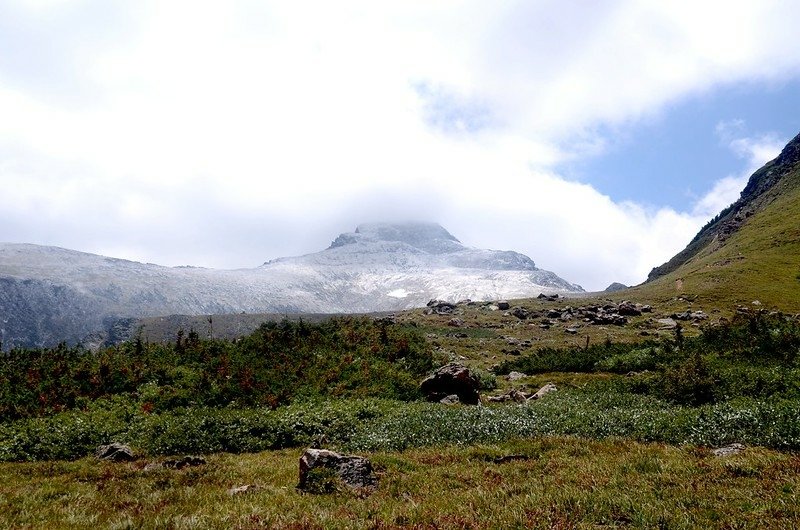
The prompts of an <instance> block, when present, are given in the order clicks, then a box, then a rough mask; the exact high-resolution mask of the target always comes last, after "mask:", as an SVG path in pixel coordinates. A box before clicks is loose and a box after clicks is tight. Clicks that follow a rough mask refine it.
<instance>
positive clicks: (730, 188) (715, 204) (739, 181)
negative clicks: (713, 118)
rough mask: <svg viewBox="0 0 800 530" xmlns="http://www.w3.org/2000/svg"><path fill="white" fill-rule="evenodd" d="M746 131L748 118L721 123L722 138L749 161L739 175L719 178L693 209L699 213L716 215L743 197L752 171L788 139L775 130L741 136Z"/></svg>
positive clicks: (701, 214)
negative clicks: (770, 132)
mask: <svg viewBox="0 0 800 530" xmlns="http://www.w3.org/2000/svg"><path fill="white" fill-rule="evenodd" d="M745 131H746V124H745V122H744V120H741V119H735V120H730V121H724V122H720V123H718V124H717V127H716V132H717V135H718V136H719V138H720V141H721V142H722V143H723V144H724V145H726V146H727V147H728V148H729V149H730V150H731V151H732V152H733V153H734V154H735V155H736V156H737V157H738V158H740V159H742V160H743V161H744V162H745V166H744V168H743V169H742V170H741V171H740V172H739V173H737V174H735V175H728V176H725V177H723V178H721V179H719V180H718V181H717V182H715V183H714V186H713V187H712V188H711V190H709V191H708V192H707V193H706V194H705V195H704V196H703V197H701V198H700V200H698V201H697V202H696V203H695V204H694V207H693V209H692V213H693V215H695V216H698V217H709V218H710V217H713V216H714V215H716V214H717V213H719V212H720V211H722V210H723V209H725V208H727V207H728V206H730V205H731V204H733V203H734V202H736V200H737V199H738V198H739V194H740V193H741V191H742V190H743V189H744V187H745V185H746V184H747V181H748V179H749V178H750V175H752V174H753V173H754V172H755V171H756V170H757V169H758V168H760V167H761V166H763V165H764V164H766V163H767V162H769V161H770V160H772V159H774V158H775V157H777V156H778V155H779V154H780V152H781V149H782V148H783V146H784V145H785V144H786V142H787V139H778V138H777V137H776V136H775V135H773V134H766V135H760V136H756V137H749V136H740V135H741V134H743V133H744V132H745Z"/></svg>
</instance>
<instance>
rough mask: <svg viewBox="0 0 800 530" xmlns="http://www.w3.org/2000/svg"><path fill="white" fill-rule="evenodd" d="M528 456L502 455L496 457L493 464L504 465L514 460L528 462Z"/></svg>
mask: <svg viewBox="0 0 800 530" xmlns="http://www.w3.org/2000/svg"><path fill="white" fill-rule="evenodd" d="M530 459H531V457H529V456H528V455H504V456H498V457H497V458H495V459H494V460H493V462H494V463H495V464H505V463H506V462H513V461H514V460H530Z"/></svg>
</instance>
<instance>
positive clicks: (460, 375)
mask: <svg viewBox="0 0 800 530" xmlns="http://www.w3.org/2000/svg"><path fill="white" fill-rule="evenodd" d="M419 387H420V390H422V393H423V394H425V396H426V397H427V398H428V401H441V400H442V399H444V398H446V397H448V396H451V395H453V394H455V395H456V396H458V400H459V402H461V403H466V404H468V405H477V404H478V403H479V401H480V394H479V393H478V388H479V387H480V382H479V381H478V378H477V377H476V376H475V375H474V374H472V373H471V372H470V371H469V368H467V367H466V366H464V365H462V364H458V363H450V364H447V365H445V366H442V367H441V368H439V369H438V370H436V371H435V372H434V373H433V375H431V376H429V377H427V378H426V379H425V380H424V381H422V383H420V385H419Z"/></svg>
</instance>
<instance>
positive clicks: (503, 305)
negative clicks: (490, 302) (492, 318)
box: [494, 300, 511, 311]
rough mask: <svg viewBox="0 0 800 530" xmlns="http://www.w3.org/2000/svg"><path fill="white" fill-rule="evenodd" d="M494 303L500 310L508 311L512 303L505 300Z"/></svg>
mask: <svg viewBox="0 0 800 530" xmlns="http://www.w3.org/2000/svg"><path fill="white" fill-rule="evenodd" d="M494 305H496V306H497V309H499V310H500V311H506V310H507V309H508V308H510V307H511V305H510V304H509V303H508V302H506V301H505V300H498V301H497V302H495V303H494Z"/></svg>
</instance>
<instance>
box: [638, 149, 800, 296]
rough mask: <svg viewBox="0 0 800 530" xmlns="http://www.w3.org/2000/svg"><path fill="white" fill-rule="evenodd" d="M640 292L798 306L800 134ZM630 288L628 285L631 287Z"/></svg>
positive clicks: (640, 287) (640, 289)
mask: <svg viewBox="0 0 800 530" xmlns="http://www.w3.org/2000/svg"><path fill="white" fill-rule="evenodd" d="M632 291H633V292H636V293H637V295H638V296H649V297H661V298H666V297H670V296H675V294H676V293H683V294H687V295H696V296H698V297H700V298H701V299H703V300H705V301H708V302H712V303H715V304H717V305H718V306H724V305H731V304H742V303H745V304H750V303H751V302H753V301H756V300H757V301H759V302H761V303H762V304H763V305H764V306H766V307H771V308H776V309H780V310H784V311H797V310H798V309H799V308H800V135H798V136H796V137H795V138H794V139H793V140H792V141H791V142H789V144H787V146H786V147H785V148H784V149H783V151H782V152H781V154H780V155H779V156H778V157H777V158H776V159H775V160H773V161H771V162H769V163H767V164H766V165H765V166H764V167H762V168H761V169H759V170H758V171H756V172H755V173H754V174H753V175H752V176H751V177H750V180H749V181H748V183H747V186H746V187H745V189H744V190H743V191H742V193H741V196H740V198H739V200H737V201H736V202H735V203H734V204H732V205H731V206H730V207H728V208H726V209H725V210H723V211H722V212H721V213H720V214H719V215H718V216H717V217H715V218H714V219H713V220H712V221H711V222H709V223H708V224H707V225H706V226H705V227H703V229H702V230H700V232H699V233H698V234H697V236H695V238H694V239H693V240H692V241H691V242H690V243H689V245H688V246H687V247H686V248H685V249H684V250H683V251H681V252H680V253H678V254H677V255H676V256H675V257H673V258H672V259H671V260H670V261H668V262H667V263H665V264H663V265H661V266H659V267H656V268H654V269H653V271H652V272H651V273H650V276H649V278H648V281H647V282H646V283H644V284H642V285H641V286H639V287H637V288H635V289H633V290H632ZM629 292H630V291H629Z"/></svg>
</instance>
